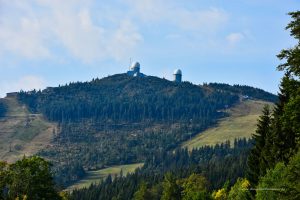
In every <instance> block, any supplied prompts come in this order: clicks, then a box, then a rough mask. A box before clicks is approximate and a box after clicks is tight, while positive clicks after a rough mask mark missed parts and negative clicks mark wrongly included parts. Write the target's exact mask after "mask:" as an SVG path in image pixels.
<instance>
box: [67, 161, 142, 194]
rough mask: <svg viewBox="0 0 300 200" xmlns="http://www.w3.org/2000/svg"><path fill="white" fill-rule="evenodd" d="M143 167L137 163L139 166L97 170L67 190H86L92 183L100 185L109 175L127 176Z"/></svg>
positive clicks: (90, 172) (121, 166) (120, 166)
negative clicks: (121, 174)
mask: <svg viewBox="0 0 300 200" xmlns="http://www.w3.org/2000/svg"><path fill="white" fill-rule="evenodd" d="M142 166H143V163H137V164H130V165H119V166H114V167H109V168H105V169H101V170H96V171H88V172H87V175H86V176H85V178H84V179H82V180H80V181H78V182H77V183H75V184H73V185H72V186H70V187H68V188H67V189H66V190H68V191H72V190H74V189H81V188H86V187H89V186H90V185H91V184H92V183H100V182H101V180H103V179H105V178H106V177H108V176H109V175H111V176H112V177H115V176H118V175H120V172H121V171H122V173H123V175H126V174H128V173H133V172H134V171H135V170H136V169H137V168H140V167H142Z"/></svg>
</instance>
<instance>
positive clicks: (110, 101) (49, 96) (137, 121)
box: [17, 74, 277, 185]
mask: <svg viewBox="0 0 300 200" xmlns="http://www.w3.org/2000/svg"><path fill="white" fill-rule="evenodd" d="M17 99H18V103H20V104H22V105H26V106H25V107H26V109H28V112H30V113H31V114H33V115H41V116H43V117H42V119H43V120H45V121H46V122H47V123H50V124H56V125H57V128H55V126H53V127H52V133H51V145H47V148H41V149H39V150H38V152H37V154H38V155H41V156H43V157H45V158H47V159H49V160H51V161H52V162H53V163H54V166H55V167H54V168H53V170H54V172H55V174H56V179H57V181H58V182H59V183H61V184H63V185H68V184H70V183H72V182H74V181H76V180H78V179H80V178H81V177H83V176H84V175H85V171H87V170H95V169H102V168H105V167H107V166H112V165H120V164H131V163H140V162H143V161H144V160H146V159H147V158H148V156H149V155H150V154H151V153H153V152H164V151H172V150H173V149H175V148H176V147H177V146H180V145H181V144H182V143H183V142H184V141H186V140H188V139H189V138H191V137H193V136H194V135H196V134H198V133H200V132H202V131H203V130H205V129H207V128H208V127H211V126H214V125H215V124H216V123H217V121H218V120H219V119H221V118H224V117H226V116H228V114H227V113H226V112H224V109H227V108H231V107H233V106H235V105H237V104H239V103H240V102H241V101H242V100H245V99H258V100H265V101H271V102H275V101H277V97H276V96H275V95H273V94H270V93H267V92H265V91H263V90H260V89H256V88H251V87H248V86H229V85H225V84H205V85H201V86H199V85H194V84H192V83H189V82H183V83H175V82H171V81H168V80H165V79H160V78H157V77H152V76H148V77H131V76H128V75H126V74H117V75H114V76H109V77H106V78H103V79H94V80H92V81H90V82H83V83H80V82H77V83H70V84H67V85H65V86H60V87H55V88H47V89H45V90H43V91H35V90H34V91H29V92H23V91H21V92H20V93H18V95H17Z"/></svg>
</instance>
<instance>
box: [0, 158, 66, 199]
mask: <svg viewBox="0 0 300 200" xmlns="http://www.w3.org/2000/svg"><path fill="white" fill-rule="evenodd" d="M0 178H1V179H0V186H1V188H0V191H1V199H7V200H10V199H15V198H18V199H20V198H21V199H32V200H40V199H53V200H55V199H61V198H60V197H59V195H58V194H57V192H56V190H55V188H54V183H53V180H52V176H51V174H50V171H49V163H48V162H47V161H45V160H44V159H42V158H40V157H36V156H34V157H30V158H26V157H24V158H23V159H22V160H19V161H17V162H16V163H14V164H10V165H8V164H6V163H0Z"/></svg>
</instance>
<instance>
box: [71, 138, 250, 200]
mask: <svg viewBox="0 0 300 200" xmlns="http://www.w3.org/2000/svg"><path fill="white" fill-rule="evenodd" d="M251 144H252V142H251V141H247V140H245V139H243V140H236V142H235V145H234V148H230V145H229V144H228V143H226V144H220V145H217V146H215V147H208V146H206V147H202V148H200V149H197V150H193V151H192V152H190V153H189V152H188V151H187V150H186V149H178V150H176V151H175V152H173V151H171V152H168V153H166V152H160V151H158V152H155V153H153V154H150V155H149V156H148V158H147V159H146V161H145V164H144V167H143V168H142V169H138V170H137V171H136V172H135V173H133V174H128V175H127V176H126V177H122V178H116V179H114V180H113V181H111V180H109V181H104V182H103V183H101V184H99V185H94V186H91V187H89V188H87V189H82V190H75V191H73V192H72V195H71V199H74V200H85V199H101V200H102V199H103V200H104V199H105V200H106V199H111V198H113V197H122V198H121V199H132V198H133V196H134V193H136V191H138V190H139V193H138V194H140V195H141V196H142V195H143V194H145V193H147V194H149V196H150V197H151V198H152V199H154V200H158V199H161V197H162V194H163V191H164V192H165V193H167V194H174V193H175V194H178V195H179V196H178V198H181V197H182V198H184V195H185V194H187V195H190V196H192V197H195V198H196V199H197V198H200V199H201V198H202V197H203V196H204V197H205V198H207V199H210V197H209V196H207V193H208V192H209V191H211V190H213V189H216V188H219V187H221V186H223V185H224V183H225V182H226V184H225V185H226V186H225V187H226V188H228V187H229V185H231V184H233V183H234V182H235V181H236V180H237V178H238V177H241V176H243V175H244V170H245V167H246V160H247V155H248V152H249V149H250V147H251V146H252V145H251ZM237 161H238V162H237ZM170 173H172V174H173V176H172V177H171V178H170V177H167V175H166V174H170ZM199 174H200V175H201V176H200V175H199ZM166 177H167V178H168V179H166ZM203 177H205V179H204V178H203ZM165 179H166V180H165ZM206 180H207V182H206ZM227 180H228V181H227ZM143 182H144V183H147V190H146V188H145V186H143V187H142V186H141V185H143ZM163 183H165V185H163ZM193 183H196V184H197V185H193ZM204 183H207V184H204ZM171 186H172V187H171ZM124 188H126V190H124ZM165 188H166V190H164V189H165ZM174 188H175V189H174ZM185 188H186V192H185V193H183V190H185ZM203 188H205V189H207V193H206V192H205V189H203ZM195 189H201V191H200V192H196V191H195ZM166 191H168V192H166ZM165 195H166V194H165ZM166 196H167V195H166ZM173 197H174V196H173Z"/></svg>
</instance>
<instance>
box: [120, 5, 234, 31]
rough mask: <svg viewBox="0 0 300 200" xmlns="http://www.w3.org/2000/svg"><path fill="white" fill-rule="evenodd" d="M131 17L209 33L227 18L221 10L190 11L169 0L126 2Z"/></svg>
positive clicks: (220, 25) (221, 24)
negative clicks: (130, 9) (131, 10)
mask: <svg viewBox="0 0 300 200" xmlns="http://www.w3.org/2000/svg"><path fill="white" fill-rule="evenodd" d="M126 1H127V3H128V4H129V5H130V7H131V8H132V9H133V12H134V13H133V15H134V16H139V18H141V19H142V20H144V21H148V22H159V23H167V24H170V25H174V26H177V27H178V28H180V29H182V30H190V31H197V32H202V33H211V32H212V31H216V30H218V29H219V28H220V27H222V26H223V25H224V24H225V23H226V22H227V20H228V18H229V16H228V14H227V13H226V12H225V11H224V10H223V9H217V8H213V7H212V8H206V9H203V10H199V9H198V10H197V9H194V10H190V9H187V8H185V7H182V6H179V5H176V4H175V3H174V1H170V0H143V1H141V0H126Z"/></svg>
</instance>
